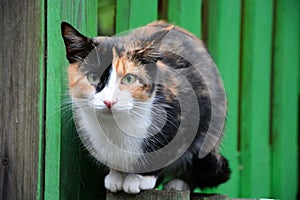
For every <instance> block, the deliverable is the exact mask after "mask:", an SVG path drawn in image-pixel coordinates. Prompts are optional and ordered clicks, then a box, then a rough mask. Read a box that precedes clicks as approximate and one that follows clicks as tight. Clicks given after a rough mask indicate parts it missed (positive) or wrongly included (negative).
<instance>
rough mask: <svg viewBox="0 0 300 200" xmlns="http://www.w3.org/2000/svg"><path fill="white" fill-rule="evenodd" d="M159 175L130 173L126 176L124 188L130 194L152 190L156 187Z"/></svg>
mask: <svg viewBox="0 0 300 200" xmlns="http://www.w3.org/2000/svg"><path fill="white" fill-rule="evenodd" d="M156 180H157V176H154V175H146V176H143V175H140V174H128V175H127V176H126V177H125V180H124V184H123V190H124V191H125V192H126V193H129V194H135V193H139V192H140V191H141V190H151V189H153V188H154V187H155V184H156Z"/></svg>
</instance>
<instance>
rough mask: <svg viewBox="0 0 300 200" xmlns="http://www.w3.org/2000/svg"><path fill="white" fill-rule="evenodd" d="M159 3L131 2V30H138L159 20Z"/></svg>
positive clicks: (146, 0) (147, 0) (135, 0)
mask: <svg viewBox="0 0 300 200" xmlns="http://www.w3.org/2000/svg"><path fill="white" fill-rule="evenodd" d="M157 3H158V1H157V0H144V1H141V0H130V17H129V28H130V29H132V28H137V27H140V26H144V25H146V24H148V23H150V22H153V21H155V20H157V16H158V4H157Z"/></svg>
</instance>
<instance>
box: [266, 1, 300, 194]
mask: <svg viewBox="0 0 300 200" xmlns="http://www.w3.org/2000/svg"><path fill="white" fill-rule="evenodd" d="M275 8H276V10H275V13H276V15H275V33H274V34H275V39H274V57H273V59H274V60H273V63H274V65H273V67H274V69H273V77H274V78H273V96H272V99H273V103H272V119H273V121H272V148H273V157H272V159H273V160H272V169H273V170H272V172H273V175H272V178H273V179H272V195H273V197H274V198H280V199H284V200H289V199H297V198H296V196H297V178H298V174H297V162H298V161H297V160H298V159H297V158H298V153H299V149H298V147H297V141H298V140H297V139H298V136H297V131H298V88H297V87H298V81H299V77H298V71H297V70H299V55H300V50H299V24H300V19H299V11H300V2H299V1H298V0H277V1H276V6H275Z"/></svg>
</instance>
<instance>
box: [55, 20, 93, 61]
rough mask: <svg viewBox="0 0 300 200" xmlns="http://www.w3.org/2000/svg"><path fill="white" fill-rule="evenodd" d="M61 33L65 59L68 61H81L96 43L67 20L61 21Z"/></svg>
mask: <svg viewBox="0 0 300 200" xmlns="http://www.w3.org/2000/svg"><path fill="white" fill-rule="evenodd" d="M61 34H62V37H63V40H64V42H65V46H66V52H67V59H68V60H69V63H74V62H78V61H82V60H83V59H84V58H85V57H86V56H87V55H88V54H89V53H90V52H91V50H92V49H94V48H95V46H96V44H95V43H93V41H92V40H91V39H89V38H87V37H85V36H84V35H82V34H81V33H79V32H78V31H77V30H76V29H75V28H74V27H73V26H71V25H70V24H68V23H67V22H62V23H61Z"/></svg>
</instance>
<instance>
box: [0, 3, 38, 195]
mask: <svg viewBox="0 0 300 200" xmlns="http://www.w3.org/2000/svg"><path fill="white" fill-rule="evenodd" d="M41 2H42V1H35V0H26V1H17V0H4V1H1V6H0V24H1V28H0V38H1V42H0V55H1V56H0V68H1V70H0V88H1V100H0V199H2V200H6V199H12V200H14V199H36V197H37V194H38V188H39V189H42V188H41V187H40V186H38V182H39V181H38V179H39V178H41V177H39V175H38V168H39V167H38V165H39V143H40V141H41V140H40V133H41V128H42V126H41V125H40V123H41V120H40V119H41V118H42V111H41V110H40V109H41V106H40V105H41V104H42V99H41V96H40V94H41V91H42V88H41V87H42V84H41V76H40V75H42V68H43V66H41V64H42V62H41V60H42V58H43V44H42V39H43V35H42V18H43V8H42V3H41Z"/></svg>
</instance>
